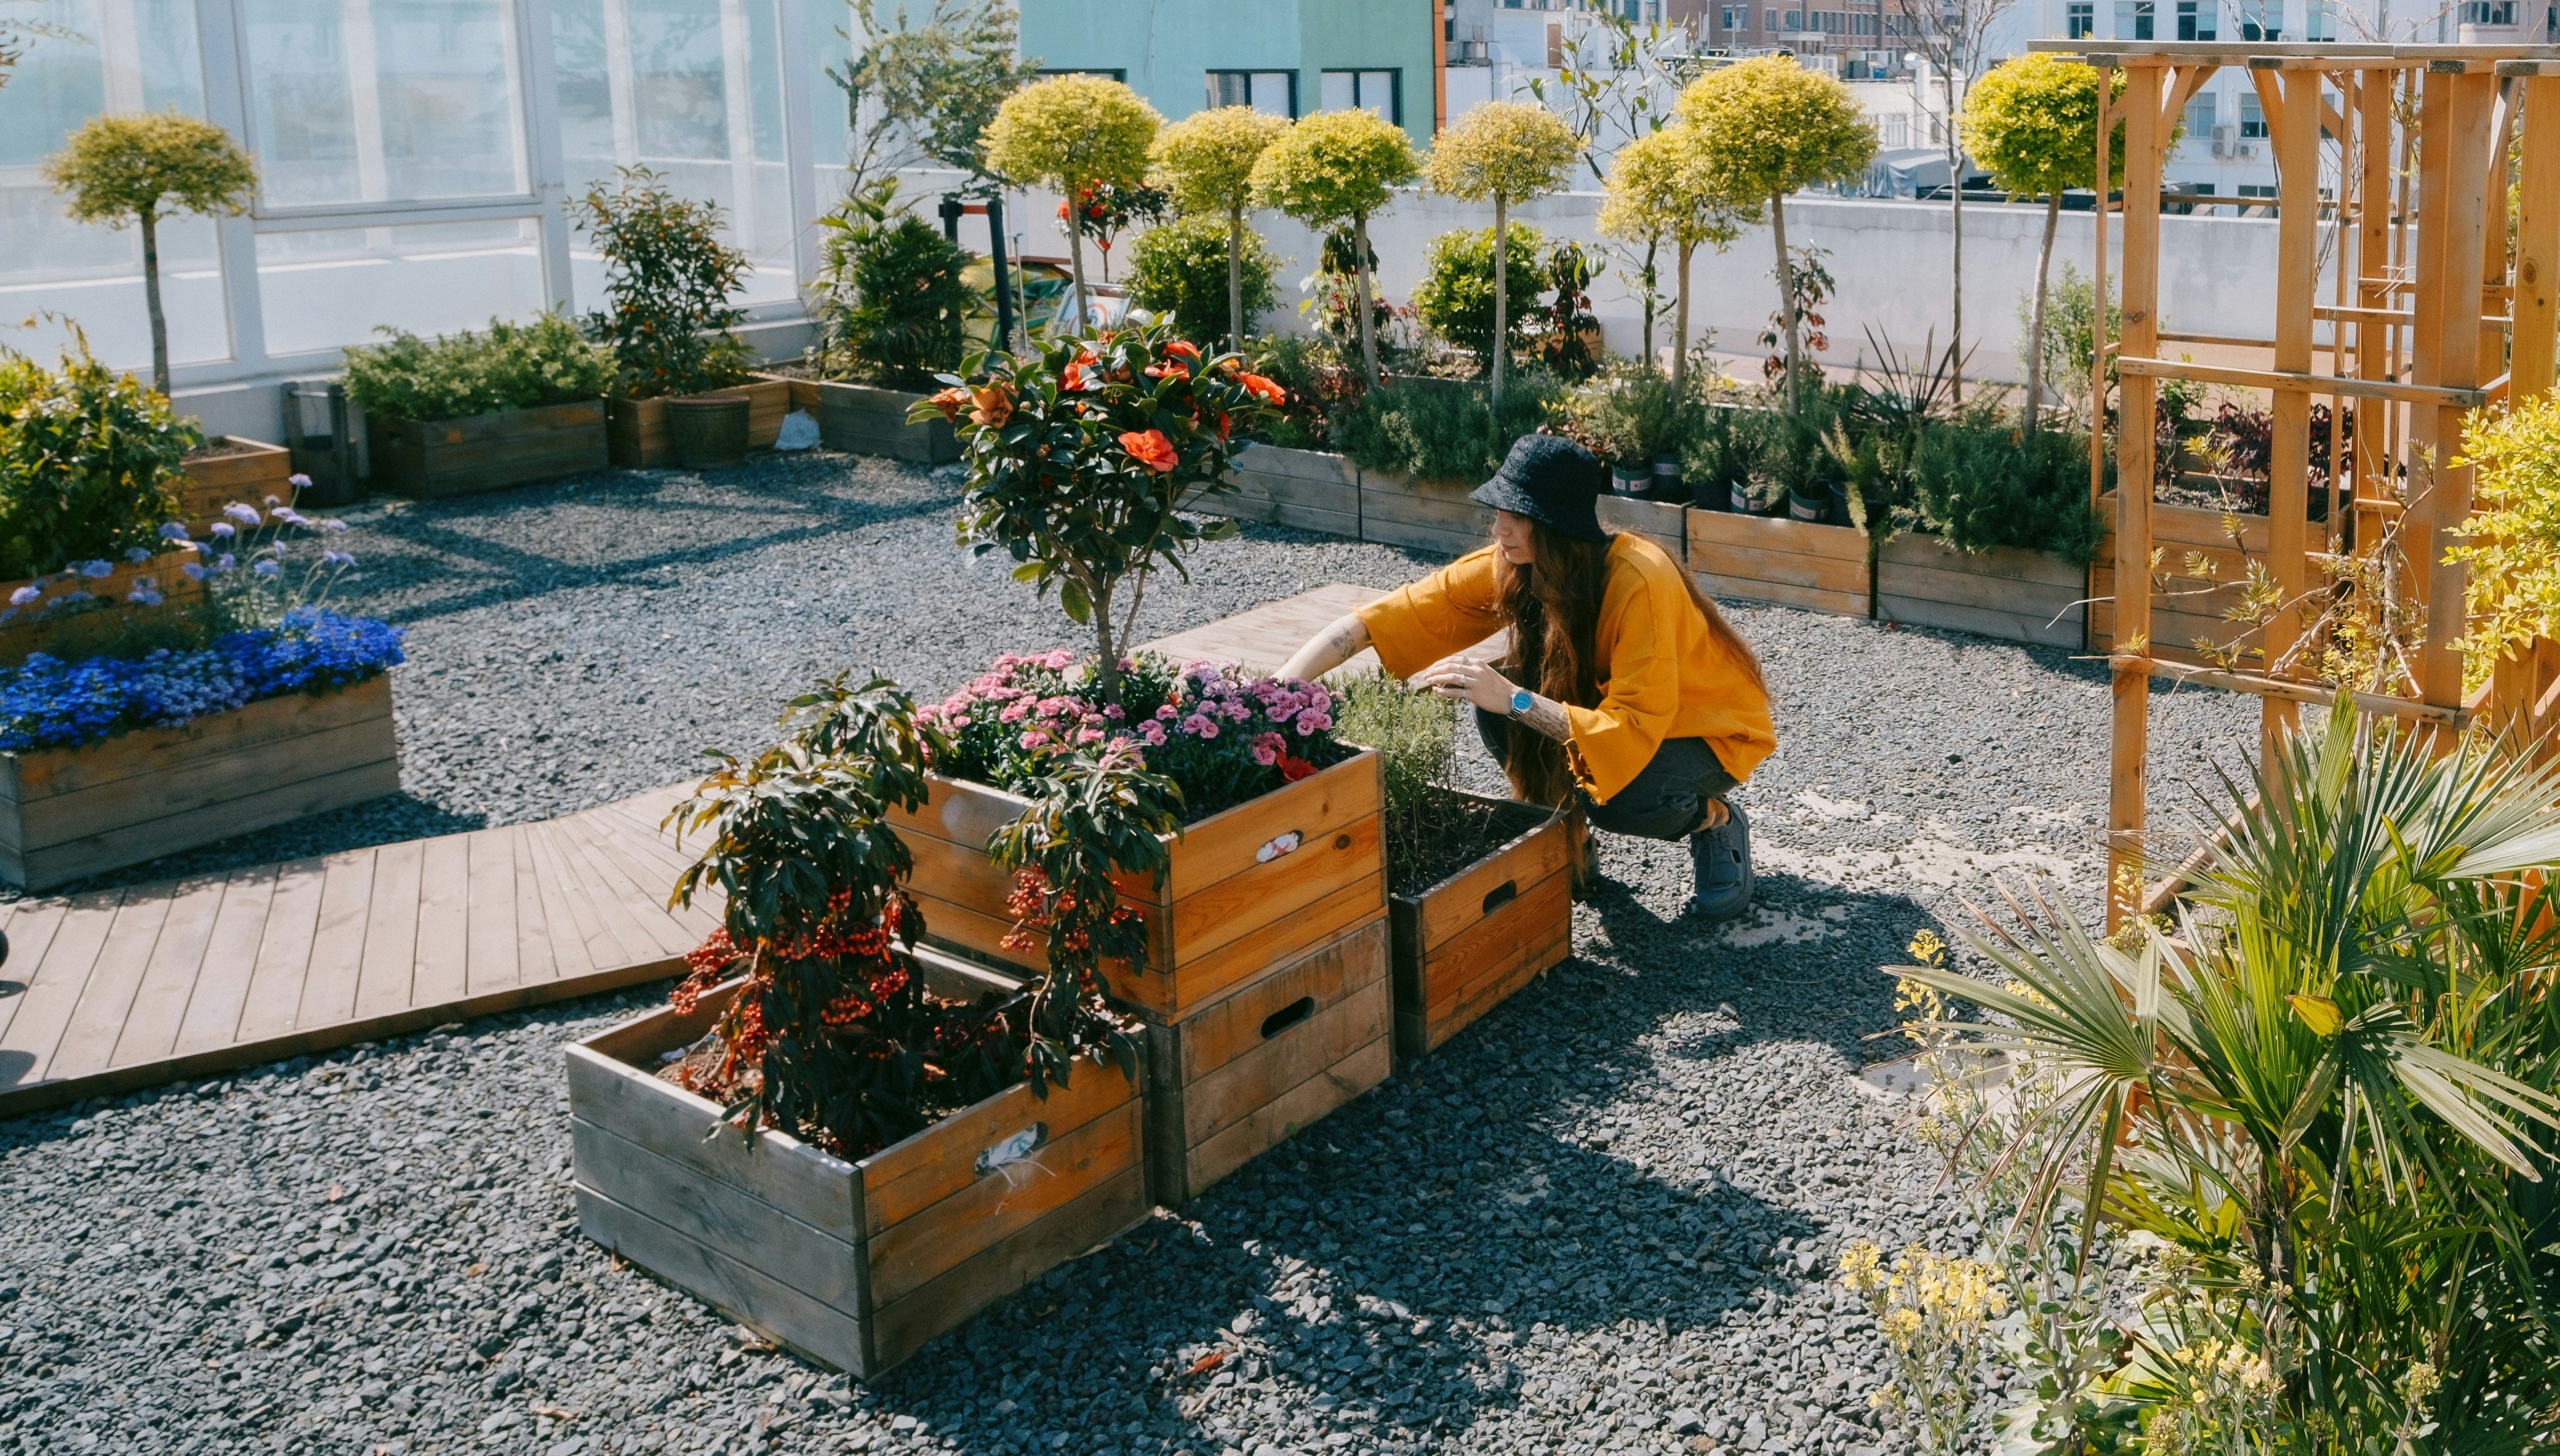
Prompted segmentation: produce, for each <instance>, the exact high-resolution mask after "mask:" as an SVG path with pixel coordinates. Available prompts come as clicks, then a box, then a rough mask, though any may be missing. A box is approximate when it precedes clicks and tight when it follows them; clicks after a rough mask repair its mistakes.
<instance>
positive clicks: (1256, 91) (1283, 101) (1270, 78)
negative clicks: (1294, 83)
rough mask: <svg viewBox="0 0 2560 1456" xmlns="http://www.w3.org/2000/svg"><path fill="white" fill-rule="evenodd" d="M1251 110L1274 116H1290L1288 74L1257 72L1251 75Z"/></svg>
mask: <svg viewBox="0 0 2560 1456" xmlns="http://www.w3.org/2000/svg"><path fill="white" fill-rule="evenodd" d="M1252 105H1253V109H1254V110H1256V111H1267V112H1269V113H1270V114H1272V115H1274V116H1287V115H1290V114H1292V113H1291V111H1290V109H1289V73H1288V72H1285V71H1257V72H1254V73H1253V101H1252Z"/></svg>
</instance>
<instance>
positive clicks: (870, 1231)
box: [565, 965, 1149, 1380]
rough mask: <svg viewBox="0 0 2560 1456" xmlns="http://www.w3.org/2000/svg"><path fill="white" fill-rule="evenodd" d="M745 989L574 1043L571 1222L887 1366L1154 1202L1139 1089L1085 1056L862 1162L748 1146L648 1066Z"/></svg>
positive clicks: (771, 1330)
mask: <svg viewBox="0 0 2560 1456" xmlns="http://www.w3.org/2000/svg"><path fill="white" fill-rule="evenodd" d="M927 972H928V976H932V975H934V974H935V973H936V968H935V967H933V966H930V965H929V966H928V967H927ZM735 994H736V983H734V982H732V983H730V985H728V986H725V987H722V988H720V990H718V991H715V992H714V993H712V994H711V995H708V996H706V997H704V998H703V1000H702V1002H701V1004H700V1005H699V1006H698V1007H697V1008H696V1009H695V1012H694V1014H693V1015H692V1016H690V1017H686V1016H678V1015H677V1014H676V1013H675V1011H674V1010H673V1009H668V1010H662V1011H657V1012H652V1013H650V1014H649V1015H647V1016H643V1017H641V1018H639V1019H638V1020H636V1021H633V1022H628V1023H625V1024H624V1025H622V1026H619V1027H616V1028H614V1029H612V1030H611V1031H607V1032H603V1033H600V1034H598V1035H596V1036H592V1037H589V1038H587V1039H585V1040H584V1041H581V1042H576V1043H572V1044H571V1045H570V1046H569V1047H567V1048H566V1049H565V1052H566V1056H567V1061H568V1096H569V1119H570V1120H569V1136H570V1147H571V1155H572V1159H573V1168H574V1173H575V1179H576V1197H577V1216H578V1226H579V1228H580V1229H581V1230H582V1231H583V1232H584V1233H585V1234H586V1236H587V1237H589V1238H592V1239H594V1240H595V1241H596V1242H598V1243H600V1244H603V1245H604V1246H605V1247H607V1248H610V1249H612V1250H613V1251H614V1252H615V1253H617V1254H619V1255H621V1256H622V1257H624V1258H626V1259H629V1260H631V1261H632V1262H634V1263H636V1264H639V1265H640V1266H641V1267H643V1268H645V1269H648V1270H649V1271H650V1272H652V1273H654V1274H656V1275H657V1276H658V1277H660V1278H662V1279H664V1280H666V1281H667V1282H669V1283H671V1284H674V1285H676V1286H677V1287H679V1288H681V1289H684V1290H686V1291H688V1292H689V1293H691V1294H693V1295H695V1296H696V1297H697V1298H700V1299H702V1300H704V1301H705V1302H706V1303H709V1304H711V1305H713V1306H715V1307H716V1308H718V1309H719V1310H720V1311H721V1312H722V1313H723V1314H726V1315H728V1316H729V1317H730V1318H732V1319H734V1320H736V1321H737V1322H738V1323H740V1324H742V1325H745V1326H746V1327H748V1328H749V1329H752V1330H755V1331H757V1332H758V1333H760V1334H763V1335H765V1336H766V1337H768V1338H770V1339H772V1340H774V1341H776V1342H777V1343H779V1344H782V1345H786V1346H788V1347H790V1348H791V1349H792V1350H795V1351H797V1352H799V1353H800V1354H801V1355H803V1356H806V1357H808V1358H809V1359H811V1360H815V1361H818V1362H821V1363H823V1364H825V1365H829V1366H834V1367H836V1368H838V1369H841V1370H843V1371H845V1372H847V1373H849V1374H851V1375H855V1376H856V1377H858V1378H861V1379H866V1380H870V1379H877V1378H879V1377H880V1375H882V1374H884V1373H886V1372H887V1371H888V1370H890V1369H891V1368H893V1367H894V1366H896V1365H897V1364H898V1363H899V1362H900V1361H903V1360H905V1359H906V1358H907V1357H908V1356H910V1355H913V1354H914V1353H915V1352H916V1351H917V1350H918V1349H920V1348H921V1347H922V1346H924V1345H925V1344H926V1343H927V1342H928V1341H930V1340H932V1339H933V1338H934V1337H935V1336H937V1335H940V1334H942V1333H944V1332H945V1331H948V1330H951V1329H954V1328H956V1327H957V1326H959V1325H961V1324H963V1323H965V1322H966V1321H967V1320H968V1319H969V1318H970V1317H971V1316H972V1315H975V1314H976V1313H977V1312H978V1311H980V1310H982V1309H984V1308H986V1307H987V1306H988V1305H990V1304H993V1303H995V1302H996V1301H997V1300H999V1299H1002V1298H1004V1297H1005V1296H1006V1295H1008V1294H1011V1293H1013V1292H1014V1291H1015V1290H1017V1289H1020V1288H1022V1287H1023V1286H1024V1285H1025V1284H1028V1283H1030V1282H1031V1281H1032V1280H1034V1279H1036V1278H1038V1277H1039V1276H1040V1275H1041V1274H1042V1273H1044V1272H1046V1271H1047V1270H1049V1269H1051V1268H1054V1267H1056V1266H1057V1265H1059V1264H1061V1263H1064V1262H1066V1261H1067V1260H1069V1259H1071V1258H1074V1257H1075V1256H1077V1255H1078V1254H1081V1253H1084V1252H1086V1251H1087V1250H1089V1249H1091V1248H1092V1247H1094V1246H1095V1245H1096V1244H1099V1243H1103V1242H1105V1241H1107V1240H1109V1239H1110V1238H1112V1237H1114V1236H1115V1235H1117V1234H1119V1233H1122V1232H1124V1231H1126V1230H1127V1229H1129V1228H1130V1227H1132V1226H1134V1225H1135V1224H1136V1223H1137V1222H1138V1221H1139V1220H1140V1219H1142V1218H1144V1217H1146V1216H1147V1211H1148V1207H1149V1205H1148V1201H1147V1192H1146V1171H1145V1162H1144V1150H1145V1143H1144V1137H1145V1126H1144V1118H1143V1115H1142V1110H1141V1109H1142V1106H1143V1102H1142V1098H1141V1095H1140V1091H1139V1088H1138V1087H1137V1086H1133V1085H1131V1083H1130V1082H1129V1081H1128V1079H1127V1078H1125V1077H1123V1076H1122V1075H1121V1074H1120V1072H1119V1071H1118V1070H1117V1069H1116V1068H1108V1067H1097V1066H1095V1065H1093V1064H1092V1063H1090V1062H1080V1063H1078V1064H1077V1066H1076V1067H1075V1070H1074V1072H1073V1075H1072V1079H1071V1080H1070V1081H1069V1083H1068V1084H1067V1085H1066V1086H1064V1087H1051V1088H1050V1089H1049V1092H1048V1095H1047V1096H1046V1097H1045V1098H1042V1097H1040V1096H1038V1095H1035V1094H1034V1093H1033V1091H1032V1089H1031V1087H1030V1085H1029V1084H1028V1083H1024V1084H1019V1085H1016V1086H1013V1087H1009V1088H1007V1089H1006V1090H1004V1091H1002V1092H999V1093H997V1094H996V1095H995V1096H993V1097H989V1098H988V1099H986V1100H985V1101H983V1102H980V1103H978V1104H976V1105H975V1106H973V1107H970V1108H968V1109H966V1110H965V1111H961V1112H958V1113H954V1114H953V1115H951V1116H950V1117H946V1118H944V1119H943V1120H942V1121H940V1122H938V1123H935V1124H934V1125H933V1126H931V1127H929V1128H926V1129H925V1130H924V1131H922V1132H920V1133H917V1134H916V1135H915V1136H913V1137H910V1138H908V1139H906V1140H905V1141H904V1142H901V1143H898V1144H896V1145H894V1146H892V1147H888V1148H883V1149H881V1150H880V1152H878V1153H875V1154H873V1155H872V1156H871V1157H868V1158H865V1159H863V1160H862V1161H861V1162H859V1163H847V1162H845V1161H844V1160H842V1159H840V1158H836V1157H834V1156H832V1155H830V1154H828V1153H825V1152H822V1151H820V1150H819V1149H817V1148H814V1147H811V1146H810V1145H809V1144H807V1143H804V1142H801V1141H800V1140H799V1139H797V1138H794V1137H791V1136H789V1135H787V1134H784V1133H779V1132H769V1131H768V1132H763V1133H760V1134H759V1135H758V1136H757V1138H756V1140H755V1143H754V1144H753V1145H752V1146H750V1145H748V1144H747V1142H746V1140H745V1138H744V1137H743V1136H742V1135H741V1134H740V1133H739V1132H737V1131H736V1130H735V1129H734V1128H729V1127H724V1126H722V1125H721V1122H720V1108H719V1106H718V1105H716V1104H715V1103H713V1102H711V1101H709V1100H707V1099H705V1098H703V1097H700V1096H697V1095H696V1094H694V1093H692V1092H689V1091H686V1090H685V1089H683V1088H681V1087H678V1086H676V1085H675V1084H673V1083H671V1082H667V1081H662V1080H660V1079H659V1078H658V1077H656V1076H654V1075H652V1074H651V1073H652V1072H653V1071H655V1070H656V1069H657V1067H658V1066H659V1065H660V1060H661V1058H662V1057H663V1056H664V1055H665V1054H666V1053H667V1052H672V1051H676V1050H678V1049H680V1048H684V1047H687V1046H690V1045H692V1044H693V1043H694V1042H696V1041H698V1040H699V1039H701V1037H702V1036H703V1035H704V1034H705V1033H707V1032H708V1031H710V1030H711V1027H712V1024H713V1023H714V1022H715V1021H716V1020H717V1019H718V1017H719V1015H720V1012H721V1011H722V1010H724V1009H725V1008H726V1006H727V1004H728V1000H729V998H730V997H732V996H734V995H735ZM1142 1081H1143V1074H1142Z"/></svg>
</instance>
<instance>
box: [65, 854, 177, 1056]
mask: <svg viewBox="0 0 2560 1456" xmlns="http://www.w3.org/2000/svg"><path fill="white" fill-rule="evenodd" d="M168 918H169V900H168V899H167V898H166V897H164V896H161V895H141V896H133V897H128V898H127V899H126V900H125V901H124V903H123V904H122V905H121V906H119V907H118V908H117V909H116V912H115V921H114V923H113V924H111V925H109V926H108V927H107V931H106V941H105V943H104V944H103V945H101V946H99V947H98V952H97V964H96V965H94V966H93V967H91V968H90V970H89V976H88V985H87V986H86V987H85V988H83V989H82V991H81V992H80V1005H79V1006H78V1007H77V1008H76V1009H75V1010H74V1011H73V1012H72V1018H71V1022H70V1024H69V1025H67V1026H66V1027H64V1028H63V1040H62V1042H61V1043H60V1044H59V1045H58V1046H56V1047H55V1048H54V1056H53V1060H52V1061H51V1062H50V1063H48V1064H47V1065H46V1066H45V1068H44V1072H43V1074H44V1075H45V1076H47V1077H49V1078H51V1077H65V1076H79V1075H80V1074H81V1073H83V1072H89V1071H96V1070H100V1069H102V1068H104V1067H105V1066H107V1065H108V1064H109V1063H110V1062H111V1061H112V1060H113V1057H114V1052H115V1044H116V1041H117V1040H118V1039H119V1038H121V1037H122V1036H123V1035H124V1019H125V1016H126V1015H127V1014H128V1013H129V1012H131V1011H132V1009H133V997H134V993H135V992H137V991H139V990H141V989H142V977H143V973H144V971H145V970H146V969H147V968H148V967H149V965H150V963H151V947H152V946H153V945H154V944H156V943H158V941H159V939H160V927H161V925H162V924H163V923H165V922H166V921H167V920H168Z"/></svg>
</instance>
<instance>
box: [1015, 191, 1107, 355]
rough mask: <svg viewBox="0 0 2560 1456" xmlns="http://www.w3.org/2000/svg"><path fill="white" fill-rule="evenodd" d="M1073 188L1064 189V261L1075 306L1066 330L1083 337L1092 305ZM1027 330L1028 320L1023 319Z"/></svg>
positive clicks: (1081, 230)
mask: <svg viewBox="0 0 2560 1456" xmlns="http://www.w3.org/2000/svg"><path fill="white" fill-rule="evenodd" d="M1075 209H1076V201H1075V189H1074V188H1072V187H1070V188H1068V189H1067V190H1066V261H1067V270H1068V272H1070V273H1071V274H1072V275H1073V276H1074V279H1075V307H1074V309H1073V312H1072V315H1071V319H1072V321H1071V322H1070V323H1068V325H1067V332H1068V333H1069V334H1070V335H1072V336H1073V337H1075V338H1078V339H1081V338H1083V337H1085V323H1084V317H1085V310H1087V309H1089V308H1091V307H1092V306H1093V299H1092V297H1091V295H1089V294H1087V293H1086V292H1085V291H1084V229H1083V227H1082V226H1081V224H1080V222H1079V220H1078V218H1077V215H1076V211H1075ZM1025 328H1026V331H1027V332H1028V329H1029V321H1028V320H1026V321H1025Z"/></svg>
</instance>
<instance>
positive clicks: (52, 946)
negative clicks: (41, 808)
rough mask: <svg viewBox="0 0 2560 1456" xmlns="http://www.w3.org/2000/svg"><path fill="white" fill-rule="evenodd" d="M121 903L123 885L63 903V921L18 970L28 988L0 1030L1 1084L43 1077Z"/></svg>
mask: <svg viewBox="0 0 2560 1456" xmlns="http://www.w3.org/2000/svg"><path fill="white" fill-rule="evenodd" d="M123 902H124V892H123V891H122V890H108V891H106V892H105V893H103V894H93V895H82V896H80V898H78V899H75V900H72V901H70V902H69V903H68V904H67V905H66V906H65V907H64V912H63V919H62V923H61V924H60V925H58V926H57V927H55V930H54V934H53V938H52V939H51V940H49V941H48V942H46V945H45V954H44V959H42V960H41V961H37V962H34V963H32V965H31V967H30V969H28V970H26V971H24V972H22V973H21V975H20V979H22V980H24V981H25V982H26V984H27V989H26V990H24V991H21V992H19V993H18V995H17V997H16V998H15V999H16V1000H17V1002H18V1009H17V1010H16V1011H15V1012H14V1013H12V1014H11V1015H10V1018H9V1025H8V1027H7V1028H6V1029H5V1030H0V1089H7V1088H14V1087H23V1086H25V1085H27V1084H28V1083H30V1082H35V1081H40V1080H42V1079H43V1078H44V1077H45V1075H46V1070H47V1068H48V1067H50V1066H51V1065H52V1064H53V1059H54V1049H55V1048H57V1047H58V1046H60V1045H61V1043H62V1038H63V1032H64V1030H65V1029H66V1028H67V1027H69V1026H70V1025H71V1020H72V1016H73V1013H75V1012H76V1011H78V1010H79V1008H80V999H81V996H82V995H83V993H85V992H86V991H87V989H88V982H89V977H90V976H91V975H92V974H93V973H94V972H95V970H96V968H97V960H98V954H99V952H100V951H102V950H103V949H104V948H105V946H106V936H107V931H108V930H109V929H110V928H112V927H113V926H114V924H115V913H116V910H117V908H118V907H119V906H121V905H122V904H123Z"/></svg>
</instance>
